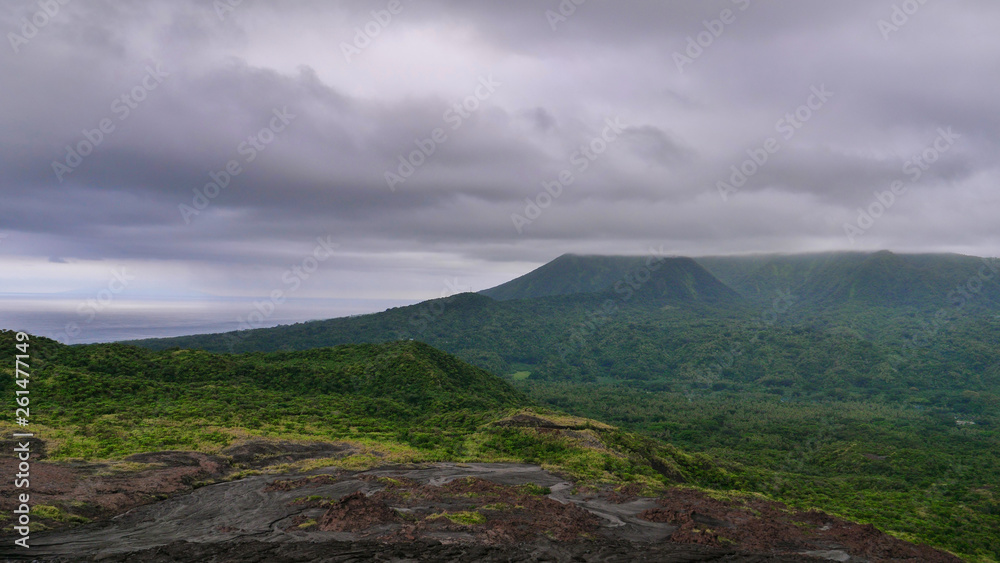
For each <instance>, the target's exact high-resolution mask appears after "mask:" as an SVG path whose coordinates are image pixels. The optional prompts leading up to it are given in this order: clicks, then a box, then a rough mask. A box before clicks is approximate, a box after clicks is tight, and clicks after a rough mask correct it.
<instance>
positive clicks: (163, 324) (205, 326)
mask: <svg viewBox="0 0 1000 563" xmlns="http://www.w3.org/2000/svg"><path fill="white" fill-rule="evenodd" d="M255 301H259V300H254V299H226V300H219V301H213V300H204V299H199V300H136V301H115V302H112V303H110V304H108V305H107V306H105V307H100V305H99V304H98V307H99V308H100V310H95V308H94V307H92V306H88V305H86V304H85V300H81V299H63V298H60V299H38V298H37V297H23V298H21V297H0V329H9V330H20V331H24V332H28V333H31V334H34V335H37V336H45V337H48V338H52V339H55V340H58V341H60V342H62V343H64V344H87V343H93V342H115V341H119V340H133V339H137V338H161V337H168V336H184V335H189V334H204V333H212V332H228V331H232V330H237V329H238V328H240V321H239V320H238V319H244V320H246V319H247V318H248V317H249V316H250V315H251V314H253V313H254V311H257V308H256V307H255V305H254V302H255ZM414 302H415V301H408V300H398V299H289V300H288V301H286V302H284V303H282V304H281V305H278V306H276V307H275V308H274V310H273V311H272V312H271V314H270V315H268V316H266V318H263V321H261V318H262V317H264V315H261V314H260V313H257V314H256V315H255V316H254V317H253V320H255V321H257V322H256V323H255V324H254V325H253V326H254V328H263V327H271V326H277V325H281V324H292V323H297V322H302V321H310V320H321V319H331V318H335V317H346V316H350V315H359V314H365V313H377V312H380V311H384V310H386V309H388V308H390V307H400V306H403V305H409V304H412V303H414Z"/></svg>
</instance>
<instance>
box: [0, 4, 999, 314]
mask: <svg viewBox="0 0 1000 563" xmlns="http://www.w3.org/2000/svg"><path fill="white" fill-rule="evenodd" d="M66 1H67V0H59V1H57V0H51V2H50V4H51V5H49V4H47V3H46V1H45V0H43V1H42V2H37V1H35V2H27V1H25V2H19V1H7V2H4V3H3V6H2V7H0V30H2V31H3V33H4V35H5V37H6V39H5V41H4V44H3V45H0V77H2V80H3V83H2V86H0V194H2V198H3V213H2V216H0V293H53V292H86V291H92V290H93V288H95V287H101V286H103V285H107V284H109V283H112V282H111V280H113V279H114V278H113V274H111V272H112V271H115V269H120V268H125V271H126V272H127V274H126V275H127V276H131V277H134V278H135V279H136V280H137V281H135V282H134V283H133V284H132V285H131V286H130V287H131V288H133V289H134V290H135V292H136V293H135V294H136V295H137V296H138V295H142V294H144V293H143V292H145V294H148V295H171V294H176V295H200V294H208V295H216V296H263V295H267V294H268V293H269V292H270V291H272V290H275V289H283V290H286V291H288V290H290V289H291V285H292V284H291V283H290V281H289V280H290V278H288V277H287V275H288V272H289V271H290V270H291V268H292V267H293V266H300V267H305V268H306V269H307V270H313V269H315V272H314V273H312V274H310V275H308V276H300V275H299V274H297V273H295V274H292V275H293V277H297V278H298V279H299V281H300V283H299V285H298V287H296V288H295V290H294V292H295V295H296V296H297V297H350V298H379V299H390V298H399V299H414V300H415V299H425V298H431V297H436V296H438V295H439V294H441V293H443V292H454V290H455V289H456V288H466V289H468V288H471V289H476V290H479V289H485V288H486V287H489V286H491V285H495V284H497V283H500V282H503V281H506V280H507V279H510V278H512V277H514V276H517V275H520V274H522V273H524V272H526V271H527V270H529V269H530V268H532V267H534V266H535V265H537V264H539V263H542V262H545V261H548V260H550V259H552V258H554V257H556V256H558V255H559V254H561V253H564V252H577V253H608V254H637V253H643V252H646V251H647V249H649V248H650V247H653V248H662V249H663V251H664V252H666V253H668V254H679V255H693V256H697V255H706V254H730V253H745V252H798V251H813V250H835V249H855V250H875V249H883V248H887V249H891V250H895V251H950V252H962V253H967V254H976V255H990V256H993V255H996V254H998V253H1000V227H998V225H1000V221H998V219H1000V215H998V210H1000V205H998V204H1000V195H998V194H1000V191H998V190H997V187H998V185H1000V182H998V180H1000V169H998V160H997V155H998V153H1000V151H998V148H1000V147H998V139H1000V96H998V95H997V93H998V92H1000V35H998V34H997V29H998V27H1000V3H997V2H996V1H995V0H981V1H973V0H965V1H962V0H959V1H945V0H926V1H925V2H924V3H923V4H921V3H918V2H917V1H916V0H907V1H898V0H897V1H895V2H894V1H892V0H885V1H879V0H857V1H855V0H838V1H836V2H830V1H828V0H822V1H819V0H794V1H791V0H789V1H782V2H778V1H770V2H766V1H763V0H718V1H703V0H698V1H693V0H692V1H684V2H678V1H663V0H657V1H631V2H630V1H615V2H610V1H599V0H586V1H583V2H582V3H580V4H579V5H577V4H576V3H574V1H573V0H564V1H563V2H562V4H560V2H559V1H557V0H530V1H529V0H524V1H521V0H517V1H511V0H505V1H503V2H500V1H496V2H483V1H478V2H477V1H469V0H455V1H445V0H400V1H399V2H395V1H394V2H389V1H388V0H376V1H372V2H363V1H349V0H345V1H342V2H328V1H315V2H307V1H302V2H281V3H278V2H264V1H263V0H243V1H242V2H237V0H231V2H227V0H220V1H218V2H213V1H210V0H201V1H193V0H190V1H188V0H169V1H143V2H125V1H114V2H111V1H108V2H99V1H83V0H74V1H72V2H68V3H67V4H66V5H62V4H61V3H60V2H66ZM580 1H581V0H576V2H580ZM230 4H237V5H236V6H230ZM46 9H48V10H49V13H45V10H46ZM32 22H33V23H32ZM102 127H103V129H104V131H101V129H102ZM581 147H582V148H583V149H581ZM414 151H417V152H416V153H414ZM765 158H766V160H765ZM753 159H756V162H755V161H754V160H753ZM915 159H916V160H915ZM406 160H408V161H409V162H407V163H406V164H403V161H406ZM227 167H229V168H230V170H229V171H226V169H227ZM734 167H735V168H734ZM740 169H742V171H739V170H740ZM734 170H735V171H734ZM221 172H225V174H220V173H221ZM233 172H235V173H233ZM227 174H228V175H229V176H230V178H229V181H228V185H226V186H219V187H218V188H216V187H215V186H211V185H209V186H206V184H209V183H210V182H213V181H217V182H219V183H225V176H226V175H227ZM213 175H214V177H215V180H213ZM560 177H562V180H563V184H562V185H556V184H554V183H553V182H556V181H559V180H560ZM744 177H745V178H744ZM744 179H745V181H744ZM894 182H898V183H895V184H894ZM545 184H547V185H548V189H547V190H546V188H545V187H544V185H545ZM893 189H895V193H893ZM196 190H197V191H198V192H200V193H201V194H203V196H198V195H196ZM876 193H878V194H879V195H876ZM527 201H531V202H533V203H534V205H538V208H535V207H534V206H529V205H528V203H527ZM859 209H863V210H865V215H863V216H859V215H860V214H859ZM317 238H321V239H323V240H324V241H326V243H327V245H328V246H332V247H333V250H327V249H322V248H320V249H319V250H318V251H317V246H318V244H319V243H318V242H317ZM314 253H315V254H314ZM313 255H315V256H318V257H319V258H320V259H318V260H315V262H314V261H313V259H310V258H309V256H313ZM449 286H451V287H449Z"/></svg>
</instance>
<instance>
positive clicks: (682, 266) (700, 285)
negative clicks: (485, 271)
mask: <svg viewBox="0 0 1000 563" xmlns="http://www.w3.org/2000/svg"><path fill="white" fill-rule="evenodd" d="M480 294H482V295H486V296H487V297H491V298H493V299H496V300H497V301H510V300H514V299H535V298H539V297H550V296H559V295H574V294H610V295H609V296H610V297H614V295H615V294H616V295H619V296H629V297H631V296H632V295H633V294H639V295H640V296H641V297H644V298H646V299H653V300H661V299H662V300H670V301H702V302H707V303H724V302H734V301H736V300H738V299H739V295H737V294H736V292H734V291H733V290H732V289H730V288H728V287H726V286H725V284H723V283H722V282H720V281H719V280H718V279H716V278H715V276H713V275H712V274H711V273H709V272H708V271H707V270H705V269H704V268H703V267H701V266H700V265H699V264H698V263H697V262H695V261H694V260H692V259H690V258H678V257H670V258H668V257H659V256H650V257H645V256H581V255H576V254H564V255H562V256H560V257H558V258H556V259H555V260H553V261H551V262H549V263H547V264H544V265H542V266H541V267H539V268H537V269H535V270H532V271H530V272H528V273H527V274H525V275H523V276H521V277H519V278H516V279H513V280H511V281H509V282H507V283H504V284H501V285H498V286H496V287H493V288H490V289H486V290H483V291H481V292H480Z"/></svg>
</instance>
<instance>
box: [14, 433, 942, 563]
mask: <svg viewBox="0 0 1000 563" xmlns="http://www.w3.org/2000/svg"><path fill="white" fill-rule="evenodd" d="M349 453H351V451H350V449H349V448H348V447H347V446H345V445H342V444H311V445H301V444H298V445H291V446H290V447H284V446H283V445H282V444H277V445H276V444H273V443H270V444H265V443H260V444H255V443H250V444H244V445H242V446H238V447H237V448H233V449H231V450H229V451H224V452H222V454H223V455H219V456H210V455H206V454H199V453H193V452H161V453H153V454H141V455H138V456H132V457H131V458H129V460H128V462H129V463H131V464H134V465H132V466H131V467H132V468H133V469H134V471H132V472H125V471H119V472H109V471H108V468H106V467H105V468H104V469H102V468H101V466H100V465H99V464H79V463H77V464H56V463H49V462H39V463H36V464H35V465H34V466H33V467H34V468H35V469H34V471H35V475H34V479H35V483H37V486H35V487H34V493H33V494H38V495H40V498H44V499H45V502H46V504H53V503H55V504H58V503H59V502H64V501H65V502H69V501H75V502H79V501H80V500H84V501H85V502H89V503H92V505H93V514H94V516H93V517H94V519H95V521H94V522H92V523H89V524H85V525H80V526H76V527H72V528H64V529H59V530H53V531H48V532H42V533H33V534H32V535H31V546H32V547H31V552H30V559H35V560H39V561H66V562H68V561H108V562H119V561H120V562H125V561H149V562H160V561H162V562H167V561H207V562H210V561H215V562H222V561H240V562H255V561H261V562H263V561H267V562H279V563H280V562H285V561H609V562H610V561H667V562H669V561H692V562H694V561H717V562H722V561H734V562H735V561H746V562H751V561H848V562H861V561H866V562H872V563H875V562H882V561H885V562H889V561H910V562H913V563H916V562H918V561H919V562H924V561H929V562H935V563H936V562H949V563H950V562H953V561H959V560H958V559H957V558H954V557H952V556H950V555H948V554H945V553H942V552H939V551H936V550H933V549H930V548H927V547H925V546H915V545H913V544H909V543H906V542H903V541H901V540H897V539H895V538H892V537H890V536H888V535H886V534H883V533H881V532H879V531H878V530H876V529H875V528H873V527H871V526H861V525H858V524H854V523H851V522H846V521H843V520H840V519H837V518H834V517H831V516H829V515H826V514H823V513H820V512H805V513H803V512H796V511H792V510H789V509H788V508H787V507H785V506H783V505H780V504H779V503H774V502H772V501H767V500H764V499H761V498H757V497H733V498H731V499H719V498H712V497H709V496H708V495H706V494H705V493H702V492H700V491H696V490H693V489H689V488H681V487H678V488H673V489H670V490H668V491H667V493H666V494H664V495H663V496H662V497H660V498H647V497H641V496H638V493H639V489H638V488H636V487H624V488H622V489H619V490H617V491H611V490H594V489H577V488H576V487H575V486H574V484H573V483H571V482H569V481H567V480H565V479H564V478H562V477H560V476H558V475H554V474H552V473H550V472H547V471H545V470H543V469H541V468H540V467H538V466H533V465H525V464H484V463H475V464H458V463H435V464H426V465H419V466H392V467H384V468H379V469H373V470H369V471H361V472H357V471H344V470H338V469H335V468H332V467H331V468H325V469H318V470H315V471H312V472H308V473H296V474H271V475H253V476H249V477H245V478H242V479H237V480H233V481H225V480H222V479H224V478H225V477H226V475H230V474H231V473H232V472H233V471H235V470H237V469H238V468H246V467H249V466H251V465H254V466H258V467H270V466H273V465H274V464H275V463H284V462H287V461H289V460H302V459H310V458H312V457H315V458H328V457H336V456H337V455H349ZM212 480H217V481H218V482H215V483H213V484H207V485H204V483H205V482H208V481H212ZM196 484H198V485H203V486H197V487H196ZM164 496H166V497H167V498H163V497H164ZM7 498H8V496H7V495H4V499H5V500H4V502H5V503H6V502H7V501H6V499H7ZM161 498H162V500H158V499H161ZM5 508H6V507H5ZM112 515H114V516H113V517H112ZM24 556H25V552H24V551H23V550H20V549H16V548H13V547H12V542H11V540H10V539H9V538H6V539H5V540H4V541H3V543H2V544H0V558H4V557H7V558H13V557H24Z"/></svg>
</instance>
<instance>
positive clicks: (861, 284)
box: [139, 252, 1000, 561]
mask: <svg viewBox="0 0 1000 563" xmlns="http://www.w3.org/2000/svg"><path fill="white" fill-rule="evenodd" d="M998 282H1000V263H998V262H997V260H995V259H990V260H984V259H979V258H975V257H967V256H958V255H896V254H892V253H888V252H879V253H874V254H864V253H832V254H817V255H799V256H780V255H771V256H750V257H718V258H702V259H698V260H697V261H692V260H688V259H664V258H661V257H658V256H652V257H599V256H564V257H561V258H559V259H557V260H555V261H553V262H552V263H550V264H547V265H545V266H543V267H542V268H539V269H538V270H535V271H534V272H531V273H529V274H527V275H525V276H523V277H521V278H518V279H516V280H513V281H511V282H509V283H507V284H503V285H502V286H499V287H497V288H493V289H491V290H486V291H484V292H482V294H479V295H475V294H462V295H457V296H453V297H450V298H447V299H441V300H434V301H429V302H425V303H421V304H418V305H414V306H411V307H402V308H395V309H390V310H388V311H386V312H383V313H379V314H373V315H364V316H359V317H354V318H347V319H332V320H328V321H319V322H311V323H301V324H296V325H292V326H285V327H277V328H273V329H262V330H257V331H246V332H242V333H231V334H228V335H204V336H193V337H183V338H178V339H165V340H152V341H145V342H141V343H139V344H141V345H143V346H146V347H149V348H152V349H165V348H167V347H170V346H182V347H192V348H202V349H207V350H215V351H220V352H224V351H236V352H245V351H258V350H278V349H308V348H312V347H316V346H328V345H333V344H340V343H348V342H383V341H392V340H397V339H406V338H415V339H417V340H422V341H425V342H427V343H429V344H431V345H432V346H435V347H438V348H441V349H443V350H446V351H448V352H451V353H454V354H456V355H457V356H459V357H461V358H462V359H464V360H466V361H468V362H470V363H472V364H474V365H477V366H480V367H482V368H484V369H487V370H488V371H491V372H493V373H498V374H503V375H506V376H508V377H509V379H510V381H511V382H512V383H514V384H516V385H517V386H518V387H520V388H521V389H523V390H524V391H525V392H526V393H528V394H529V395H530V396H532V397H533V398H535V399H536V400H538V401H540V402H542V403H544V404H548V405H551V406H555V407H558V408H560V409H563V410H565V411H567V412H570V413H573V414H576V415H581V416H588V417H592V418H595V419H598V420H603V421H607V422H609V423H612V424H618V425H621V426H623V427H625V428H629V429H633V430H636V431H638V432H641V433H643V434H645V435H646V436H650V437H652V438H655V439H657V440H662V441H665V442H669V443H671V444H673V445H675V446H679V447H683V448H687V449H689V450H691V451H696V452H701V453H705V454H708V455H710V456H713V458H714V459H717V460H722V463H724V464H727V465H726V466H727V467H730V468H731V470H727V472H726V474H727V476H728V477H727V478H728V479H730V481H729V484H730V485H728V486H733V487H736V488H744V489H747V490H754V491H761V492H766V493H769V494H772V495H776V496H778V497H779V498H782V499H785V500H788V501H790V502H794V503H796V504H799V505H806V506H808V505H815V506H819V507H821V508H824V509H827V510H832V511H837V512H840V513H842V514H844V515H846V516H849V517H852V518H855V519H859V520H862V521H870V522H873V523H876V524H878V525H879V526H881V527H882V528H884V529H887V530H893V531H895V532H897V533H900V534H911V535H912V537H913V538H918V539H922V540H925V541H929V542H932V543H935V544H936V545H941V546H947V547H949V548H950V549H952V550H953V551H956V552H960V553H963V554H965V555H966V556H970V557H971V556H972V555H973V554H978V555H977V557H979V558H981V560H983V561H994V560H998V559H1000V551H998V547H997V546H998V545H1000V532H998V531H997V530H998V529H1000V520H998V508H997V500H996V498H997V497H996V494H997V493H996V489H995V487H996V486H998V484H1000V461H998V460H1000V448H998V447H997V446H998V443H997V434H996V432H997V430H998V424H1000V347H998V346H997V344H998V343H1000V283H998ZM511 439H512V440H513V438H511ZM515 441H516V440H515ZM732 464H738V465H732ZM732 468H739V469H732ZM722 481H724V479H723V480H722ZM722 481H720V483H721V482H722Z"/></svg>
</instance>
